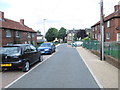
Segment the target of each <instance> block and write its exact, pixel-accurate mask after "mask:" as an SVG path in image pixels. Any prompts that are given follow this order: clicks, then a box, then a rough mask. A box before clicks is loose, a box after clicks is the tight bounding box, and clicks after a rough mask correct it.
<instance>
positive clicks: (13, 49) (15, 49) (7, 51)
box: [0, 47, 20, 54]
mask: <svg viewBox="0 0 120 90" xmlns="http://www.w3.org/2000/svg"><path fill="white" fill-rule="evenodd" d="M16 53H20V47H1V48H0V54H16Z"/></svg>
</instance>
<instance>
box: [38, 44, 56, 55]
mask: <svg viewBox="0 0 120 90" xmlns="http://www.w3.org/2000/svg"><path fill="white" fill-rule="evenodd" d="M55 49H56V47H55V45H54V44H53V43H50V42H49V43H42V44H41V45H40V47H38V50H39V51H41V54H52V53H53V52H55Z"/></svg>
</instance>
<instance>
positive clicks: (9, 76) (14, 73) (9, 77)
mask: <svg viewBox="0 0 120 90" xmlns="http://www.w3.org/2000/svg"><path fill="white" fill-rule="evenodd" d="M48 57H49V55H43V60H45V59H47V58H48ZM37 64H39V63H36V64H35V65H37ZM35 65H34V66H35ZM34 66H32V67H31V68H33V67H34ZM23 74H25V73H24V72H22V71H20V70H6V71H3V72H0V75H1V76H2V87H5V86H7V85H8V84H10V83H11V82H13V81H14V80H16V79H17V78H19V77H20V76H22V75H23Z"/></svg>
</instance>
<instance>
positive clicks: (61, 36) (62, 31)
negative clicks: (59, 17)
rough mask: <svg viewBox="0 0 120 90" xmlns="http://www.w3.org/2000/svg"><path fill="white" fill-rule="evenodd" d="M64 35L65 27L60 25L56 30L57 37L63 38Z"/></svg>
mask: <svg viewBox="0 0 120 90" xmlns="http://www.w3.org/2000/svg"><path fill="white" fill-rule="evenodd" d="M65 37H66V29H65V28H64V27H61V28H60V30H59V31H58V39H63V41H64V38H65Z"/></svg>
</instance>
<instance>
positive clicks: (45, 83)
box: [8, 44, 99, 88]
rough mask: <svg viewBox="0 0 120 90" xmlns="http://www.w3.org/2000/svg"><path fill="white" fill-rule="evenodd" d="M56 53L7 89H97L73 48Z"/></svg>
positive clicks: (64, 46) (59, 48)
mask: <svg viewBox="0 0 120 90" xmlns="http://www.w3.org/2000/svg"><path fill="white" fill-rule="evenodd" d="M57 49H58V52H57V53H55V54H54V55H53V56H52V57H50V58H49V59H48V60H47V61H45V62H43V63H42V64H40V65H39V66H38V67H37V68H35V69H34V70H32V71H31V72H29V73H28V74H26V75H25V76H24V77H22V78H21V79H19V80H18V81H17V82H15V83H14V84H12V85H11V86H10V87H8V88H99V86H98V85H97V83H96V81H95V80H94V78H93V76H92V75H91V73H90V72H89V70H88V68H87V67H86V65H85V64H84V62H83V60H82V59H81V57H80V55H79V53H78V52H77V50H76V49H75V48H71V47H67V44H62V45H60V46H59V47H57Z"/></svg>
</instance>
